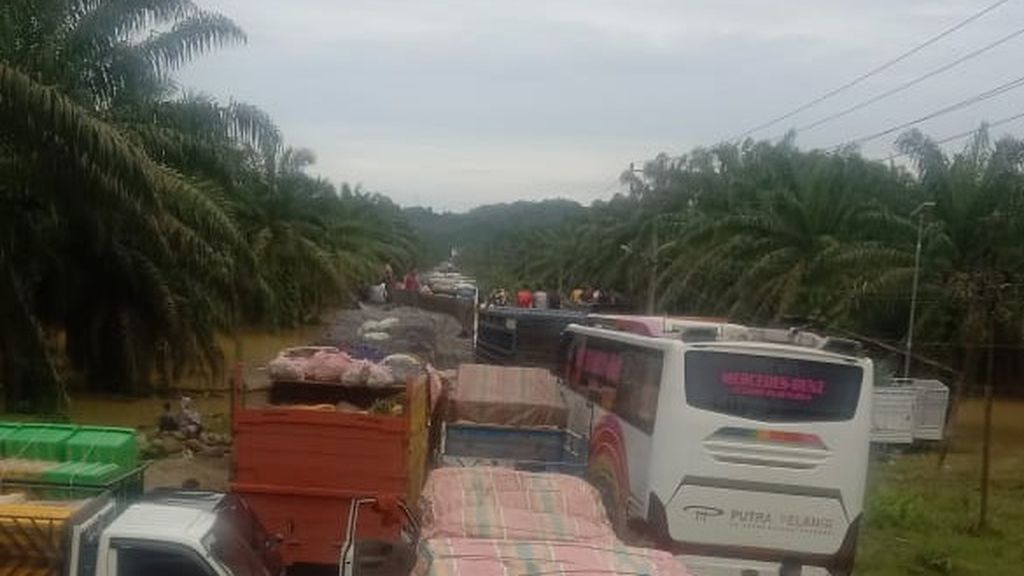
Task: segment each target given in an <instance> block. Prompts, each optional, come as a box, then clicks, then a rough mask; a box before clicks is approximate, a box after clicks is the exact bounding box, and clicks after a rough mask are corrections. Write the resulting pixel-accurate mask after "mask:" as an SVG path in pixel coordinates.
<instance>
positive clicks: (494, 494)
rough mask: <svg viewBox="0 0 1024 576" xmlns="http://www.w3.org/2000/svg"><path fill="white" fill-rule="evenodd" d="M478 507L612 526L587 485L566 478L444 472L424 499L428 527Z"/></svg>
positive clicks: (480, 470)
mask: <svg viewBox="0 0 1024 576" xmlns="http://www.w3.org/2000/svg"><path fill="white" fill-rule="evenodd" d="M474 506H498V507H500V508H501V509H503V510H524V511H531V512H540V513H549V514H561V515H565V516H572V517H576V518H581V519H584V520H589V521H593V522H599V523H601V522H603V523H605V524H607V523H608V520H607V515H606V514H605V510H604V505H603V504H602V503H601V496H600V494H598V492H597V490H595V489H594V487H593V486H591V485H590V484H588V483H587V482H585V481H583V480H581V479H580V478H576V477H574V476H568V475H564V474H547V473H531V472H520V471H517V470H512V469H509V468H496V467H473V468H458V467H449V468H438V469H436V470H434V471H433V472H431V473H430V476H429V477H428V479H427V483H426V485H425V486H424V487H423V492H422V494H421V497H420V510H421V512H422V514H423V523H424V525H425V526H426V527H429V525H430V524H431V523H432V522H433V519H434V517H435V516H436V515H438V514H443V513H445V512H446V511H452V510H456V511H457V510H461V509H463V508H467V507H474Z"/></svg>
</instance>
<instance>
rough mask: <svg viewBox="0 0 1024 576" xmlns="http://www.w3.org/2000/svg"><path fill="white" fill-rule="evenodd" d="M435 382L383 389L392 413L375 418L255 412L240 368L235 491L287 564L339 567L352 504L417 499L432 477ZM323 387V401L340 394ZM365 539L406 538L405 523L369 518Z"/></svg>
mask: <svg viewBox="0 0 1024 576" xmlns="http://www.w3.org/2000/svg"><path fill="white" fill-rule="evenodd" d="M431 377H432V376H431ZM431 377H428V376H426V375H424V376H421V377H416V378H412V379H410V380H409V381H408V382H406V383H405V385H404V386H398V387H392V389H389V390H379V391H377V393H378V394H380V395H382V397H384V396H388V395H390V396H389V397H390V398H392V402H393V403H394V406H396V408H394V409H393V410H390V411H388V413H370V412H368V411H366V410H359V411H353V410H345V409H336V408H334V406H333V405H330V406H320V407H316V406H305V407H297V406H280V405H263V406H258V407H257V406H249V405H247V402H246V401H245V385H244V382H243V379H242V377H241V371H240V370H236V372H235V376H234V378H233V385H232V415H231V428H232V433H233V435H234V447H235V448H234V454H233V461H232V470H231V482H230V487H231V491H232V492H234V493H236V494H239V495H241V496H242V497H244V498H245V501H246V502H247V503H248V504H249V505H250V506H251V508H252V509H253V511H254V512H255V513H256V515H257V516H258V517H259V519H260V521H261V522H262V524H263V525H264V526H266V528H267V531H268V532H269V533H270V534H273V535H275V537H276V538H277V539H279V540H280V542H281V552H282V556H283V558H284V561H285V563H286V564H287V565H289V566H294V565H332V566H337V565H338V562H339V560H340V559H341V556H342V554H343V550H342V547H343V544H344V542H345V540H346V538H347V537H348V534H347V525H348V520H349V518H348V516H349V510H350V508H352V505H353V503H354V502H356V501H359V500H360V499H364V498H371V499H375V500H387V501H394V502H413V501H415V499H416V498H417V497H418V495H419V491H420V489H421V487H422V485H423V482H424V478H425V475H426V467H427V456H428V449H429V446H428V444H429V436H430V435H429V431H428V428H429V422H430V407H431V398H430V397H431V388H432V386H431V382H430V378H431ZM280 384H282V383H279V382H275V385H280ZM283 384H284V385H288V384H289V383H283ZM295 384H301V385H304V386H306V388H307V390H306V394H305V395H306V396H307V397H308V396H309V393H308V389H309V388H310V386H309V385H308V384H307V383H295ZM320 386H323V388H322V390H323V391H324V393H325V395H327V396H331V395H336V394H337V393H338V391H339V388H338V387H337V386H329V385H320ZM312 388H313V390H314V391H315V390H316V385H313V386H312ZM433 388H436V386H435V387H433ZM314 395H315V394H314ZM331 404H333V402H331ZM359 531H360V533H361V534H362V535H364V537H365V538H368V539H373V540H384V541H390V542H395V541H397V540H398V539H399V537H400V528H399V525H398V524H396V523H394V522H393V521H392V519H391V518H390V517H388V515H386V514H383V513H381V512H380V511H379V510H376V509H369V510H366V511H364V513H363V515H362V517H361V518H360V521H359Z"/></svg>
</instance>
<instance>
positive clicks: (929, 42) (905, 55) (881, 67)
mask: <svg viewBox="0 0 1024 576" xmlns="http://www.w3.org/2000/svg"><path fill="white" fill-rule="evenodd" d="M1009 1H1010V0H998V1H997V2H995V3H994V4H990V5H989V6H987V7H986V8H983V9H982V10H981V11H979V12H975V13H974V14H973V15H971V16H969V17H968V18H966V19H965V20H961V21H960V22H957V23H956V24H954V25H953V26H951V27H949V28H947V29H945V30H943V31H942V32H940V33H938V34H937V35H935V36H932V37H931V38H929V39H927V40H925V41H924V42H922V43H920V44H918V45H917V46H914V47H913V48H911V49H910V50H907V51H906V52H903V53H902V54H900V55H899V56H896V57H895V58H893V59H891V60H888V61H886V62H885V63H883V64H881V65H879V66H876V67H875V68H872V69H871V70H868V71H867V72H865V73H863V74H861V75H860V76H857V77H856V78H854V79H853V80H850V81H849V82H847V83H846V84H843V85H842V86H839V87H838V88H833V89H832V90H829V91H828V92H826V93H824V94H822V95H821V96H818V97H817V98H815V99H813V100H811V101H810V102H807V103H806V104H802V105H800V106H798V107H796V108H794V109H793V110H791V111H789V112H787V113H785V114H783V115H781V116H777V117H775V118H773V119H771V120H769V121H767V122H764V123H762V124H758V125H757V126H754V127H753V128H751V129H749V130H747V131H746V132H743V133H741V134H740V135H738V136H734V137H733V138H730V139H729V140H731V141H736V140H742V139H743V138H745V137H747V136H749V135H751V134H753V133H754V132H759V131H761V130H764V129H765V128H770V127H772V126H774V125H776V124H778V123H779V122H782V121H783V120H787V119H789V118H792V117H793V116H796V115H797V114H799V113H801V112H803V111H804V110H807V109H809V108H812V107H814V106H817V105H818V104H820V103H822V102H824V101H825V100H828V99H829V98H832V97H833V96H835V95H837V94H839V93H841V92H844V91H846V90H849V89H850V88H852V87H854V86H856V85H857V84H860V83H861V82H863V81H865V80H867V79H868V78H871V77H872V76H875V75H877V74H879V73H881V72H884V71H886V70H888V69H889V68H892V67H893V66H895V65H896V64H898V63H900V62H902V61H904V60H906V59H907V58H909V57H911V56H913V55H914V54H917V53H918V52H920V51H921V50H924V49H925V48H927V47H929V46H931V45H932V44H935V43H936V42H938V41H939V40H942V39H943V38H945V37H946V36H949V35H950V34H952V33H954V32H956V31H957V30H960V29H961V28H963V27H965V26H967V25H969V24H971V23H972V22H974V21H975V20H977V19H979V18H981V17H982V16H984V15H986V14H988V13H989V12H991V11H993V10H995V9H996V8H999V7H1000V6H1002V5H1003V4H1006V3H1007V2H1009Z"/></svg>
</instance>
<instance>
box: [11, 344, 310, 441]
mask: <svg viewBox="0 0 1024 576" xmlns="http://www.w3.org/2000/svg"><path fill="white" fill-rule="evenodd" d="M323 332H324V326H323V325H311V326H303V327H301V328H296V329H290V330H276V331H271V330H258V329H250V330H245V331H243V332H242V334H241V338H240V340H241V352H242V354H241V358H238V357H236V354H235V352H236V349H235V348H236V347H235V342H234V340H233V339H231V338H221V339H220V340H221V349H222V350H223V351H224V359H225V366H227V367H231V366H234V365H235V364H236V363H238V362H241V364H242V366H243V367H244V375H245V378H246V381H247V382H254V381H259V380H261V379H265V375H264V374H263V372H262V371H261V370H260V367H262V366H265V365H266V363H267V362H268V361H269V360H270V359H272V358H273V357H274V356H275V355H276V354H277V352H278V351H279V350H280V349H282V348H286V347H289V346H301V345H306V344H310V343H312V342H314V341H316V340H317V339H318V338H319V337H320V336H321V335H322V334H323ZM229 374H230V370H228V373H227V374H225V375H224V378H223V379H222V380H220V381H218V382H213V383H211V382H210V380H209V378H207V377H204V376H199V375H197V376H193V377H185V378H182V379H180V380H179V381H178V382H176V383H175V387H174V389H171V390H166V391H161V392H158V393H156V394H153V395H150V396H143V397H127V396H115V395H111V394H95V393H76V394H72V396H71V406H70V414H69V417H70V420H71V421H72V422H74V423H76V424H92V425H103V426H126V427H132V428H136V427H139V426H151V425H153V424H154V423H155V422H156V418H157V415H159V414H160V411H161V410H162V407H163V403H164V402H167V401H170V402H171V403H172V409H175V410H176V409H177V400H178V398H180V397H181V396H182V395H183V392H181V391H187V392H184V393H187V394H188V395H189V396H190V397H191V398H192V399H193V400H194V402H195V403H196V404H197V406H198V408H199V411H200V412H201V413H202V414H203V416H204V420H205V422H204V424H206V426H207V428H209V429H211V430H214V431H223V430H225V429H226V428H227V424H228V423H227V418H228V415H229V411H228V410H229V405H230V401H231V399H230V393H229V391H228V381H227V378H228V376H229ZM255 394H262V393H260V392H256V393H255ZM0 419H2V420H33V419H36V418H33V417H31V416H26V415H23V414H2V413H0Z"/></svg>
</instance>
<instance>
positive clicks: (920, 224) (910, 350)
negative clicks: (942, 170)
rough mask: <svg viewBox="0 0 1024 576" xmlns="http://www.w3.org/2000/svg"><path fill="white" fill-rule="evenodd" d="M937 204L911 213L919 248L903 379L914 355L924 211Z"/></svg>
mask: <svg viewBox="0 0 1024 576" xmlns="http://www.w3.org/2000/svg"><path fill="white" fill-rule="evenodd" d="M934 206H935V202H922V203H921V205H920V206H918V207H917V208H914V211H913V212H911V213H910V216H911V218H913V217H914V215H917V248H916V249H915V250H914V285H913V288H911V292H910V319H909V320H908V321H907V350H906V352H905V353H904V355H903V377H904V378H909V377H910V358H911V356H912V355H913V353H914V316H915V314H916V312H917V283H918V277H919V276H920V275H921V236H922V234H923V233H924V211H925V209H926V208H933V207H934Z"/></svg>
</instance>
